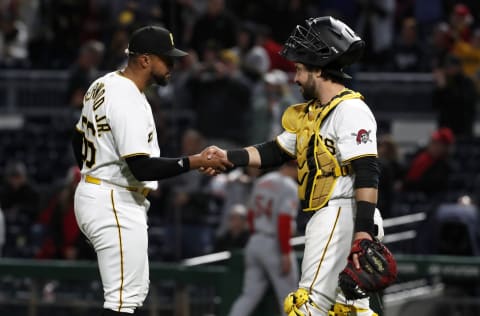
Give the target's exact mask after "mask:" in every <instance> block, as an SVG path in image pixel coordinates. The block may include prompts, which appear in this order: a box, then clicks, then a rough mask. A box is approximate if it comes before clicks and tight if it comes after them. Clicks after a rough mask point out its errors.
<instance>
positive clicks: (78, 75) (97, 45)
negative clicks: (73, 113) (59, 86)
mask: <svg viewBox="0 0 480 316" xmlns="http://www.w3.org/2000/svg"><path fill="white" fill-rule="evenodd" d="M104 49H105V47H104V45H103V44H102V43H101V42H98V41H89V42H86V43H85V44H83V45H82V47H80V51H79V53H78V58H77V61H76V62H75V64H74V65H73V67H72V68H71V69H70V70H69V73H70V74H69V79H68V87H67V104H69V105H70V106H71V107H73V108H76V109H81V108H82V106H83V97H84V95H85V93H86V92H87V89H88V87H89V86H90V84H91V83H92V81H93V80H94V79H95V78H96V77H97V75H98V70H97V67H98V66H99V65H100V63H101V62H102V59H103V53H104Z"/></svg>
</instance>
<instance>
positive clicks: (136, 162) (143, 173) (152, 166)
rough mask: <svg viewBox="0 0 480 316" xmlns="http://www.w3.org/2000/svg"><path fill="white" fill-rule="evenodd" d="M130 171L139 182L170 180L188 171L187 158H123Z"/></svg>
mask: <svg viewBox="0 0 480 316" xmlns="http://www.w3.org/2000/svg"><path fill="white" fill-rule="evenodd" d="M125 161H126V162H127V164H128V167H129V168H130V171H131V172H132V174H133V175H134V176H135V178H136V179H137V180H139V181H155V180H161V179H165V178H170V177H173V176H176V175H179V174H182V173H184V172H187V171H189V170H190V161H189V159H188V157H182V158H163V157H159V158H150V157H148V156H146V155H139V156H133V157H128V158H125Z"/></svg>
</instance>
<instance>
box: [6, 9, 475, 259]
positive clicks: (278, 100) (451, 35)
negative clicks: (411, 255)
mask: <svg viewBox="0 0 480 316" xmlns="http://www.w3.org/2000/svg"><path fill="white" fill-rule="evenodd" d="M325 14H331V15H334V16H337V17H340V18H342V19H343V20H344V21H345V22H347V23H348V24H350V25H352V27H353V28H354V29H355V30H357V31H358V33H359V34H360V36H361V37H362V38H364V39H365V40H366V43H367V51H366V53H365V56H364V58H363V60H362V63H361V65H360V66H359V67H358V68H353V69H349V71H347V72H350V73H353V72H357V71H367V72H409V73H431V74H432V75H433V82H434V85H435V88H434V91H433V93H432V105H433V108H432V111H435V113H436V114H437V115H438V120H437V127H438V129H437V130H436V131H435V132H434V133H433V134H432V135H429V136H431V138H430V142H429V143H428V145H427V146H425V147H421V148H420V147H419V148H417V150H418V151H416V152H411V153H407V155H406V156H401V155H400V153H399V150H398V144H397V143H396V141H395V139H393V138H392V137H391V135H388V133H384V134H382V135H378V136H379V158H380V161H381V168H382V176H381V184H380V197H379V208H380V209H381V211H382V213H383V215H384V217H387V218H388V217H392V216H398V215H404V214H405V213H407V212H413V211H415V208H414V206H415V205H422V206H425V205H428V207H429V209H432V210H433V209H434V207H436V206H437V205H439V203H441V202H456V201H457V199H458V198H459V197H460V196H463V195H465V194H468V195H471V196H472V203H473V204H475V203H477V202H479V201H478V200H477V199H478V196H477V195H479V194H480V190H479V189H480V178H479V179H477V178H476V177H475V176H474V175H475V174H476V173H475V172H477V171H478V170H480V168H478V167H477V164H478V163H476V161H478V160H475V159H477V158H478V157H480V143H479V142H478V141H477V140H476V138H475V137H474V123H475V118H476V115H477V113H476V107H477V105H478V101H479V98H478V91H479V89H480V28H479V21H480V16H479V14H480V2H478V1H474V0H471V1H468V0H464V1H463V2H462V3H460V2H459V1H453V0H450V1H448V0H443V1H442V0H428V1H427V0H422V1H420V0H417V1H414V0H409V1H405V0H402V1H400V0H397V1H395V0H378V1H377V0H335V1H313V0H282V1H278V0H257V1H234V0H202V1H192V0H176V1H173V0H172V1H149V0H136V1H134V0H116V1H106V0H104V1H102V0H89V1H66V0H57V1H44V0H36V1H22V0H10V1H0V30H1V31H0V68H1V69H14V70H15V69H19V70H38V69H43V70H44V69H48V70H67V69H68V71H69V80H68V87H67V91H66V93H65V98H64V102H65V106H66V107H69V108H70V109H71V110H72V112H73V113H75V111H77V110H78V109H79V108H80V107H81V106H82V98H83V94H84V93H85V91H86V89H87V88H88V86H89V84H90V83H91V82H92V80H93V79H94V78H95V77H96V76H98V74H100V73H102V72H106V71H112V70H114V69H118V68H119V67H122V65H124V63H125V61H126V57H127V56H126V55H125V49H126V48H127V45H128V38H129V35H130V33H131V31H132V30H133V29H135V28H137V27H138V26H141V25H145V24H150V23H154V24H159V25H164V26H165V27H167V28H169V29H170V30H172V32H173V33H174V34H175V44H176V46H178V47H180V48H182V49H185V50H188V51H189V53H190V54H189V56H187V57H185V58H183V59H182V60H181V61H180V62H179V63H178V64H177V65H176V67H177V69H176V72H175V73H174V76H173V78H172V83H171V85H169V86H168V87H165V88H158V87H154V88H152V89H150V90H148V91H147V96H148V98H149V100H150V103H151V105H152V109H153V112H154V115H155V118H156V120H157V121H156V123H157V131H158V135H159V143H160V147H161V148H162V155H166V156H169V155H171V156H178V155H188V154H192V153H196V152H199V151H201V149H202V148H204V147H205V146H206V145H207V144H211V143H214V144H217V145H220V146H223V147H227V148H229V147H236V146H242V145H245V144H251V143H258V142H262V141H265V140H268V139H271V138H272V137H273V136H274V135H277V134H278V133H279V131H280V130H281V126H280V123H279V120H280V117H281V115H282V113H283V110H284V109H285V108H286V107H287V106H289V105H290V104H293V103H296V102H299V101H301V99H299V98H298V96H297V95H296V94H295V93H296V92H295V91H294V90H292V89H291V85H290V84H291V82H290V80H289V77H290V76H289V74H290V73H291V72H292V71H293V65H292V64H291V63H289V62H287V61H286V60H284V59H283V58H282V57H280V56H279V55H278V51H279V50H280V49H281V45H282V43H283V42H284V40H285V39H286V38H287V37H288V35H289V33H290V31H291V30H292V29H293V27H294V26H295V25H296V24H299V23H302V22H303V21H304V20H305V18H307V17H310V16H319V15H325ZM367 101H368V100H367ZM367 103H368V102H367ZM164 109H180V110H188V111H190V112H191V113H192V114H193V117H194V118H193V119H192V120H190V121H189V122H187V123H186V124H184V126H182V131H181V133H179V134H180V135H181V137H182V138H181V139H173V140H172V138H171V137H170V136H171V135H170V134H169V128H170V127H171V126H168V124H167V123H166V120H165V113H164V112H163V111H164ZM393 119H394V118H392V120H393ZM183 127H185V128H184V129H183ZM238 131H249V133H245V134H242V133H238ZM177 140H178V141H179V144H176V143H175V142H176V141H177ZM62 155H63V153H61V154H60V157H58V159H60V158H61V157H62ZM7 158H10V157H4V158H2V160H4V161H7V160H10V159H7ZM467 158H468V159H467ZM65 159H67V158H65ZM459 159H463V160H461V161H462V162H459ZM69 163H71V164H70V165H73V163H72V161H71V160H69ZM459 163H460V164H461V165H459ZM27 166H29V165H28V164H26V162H25V161H23V162H22V161H15V160H13V161H11V162H10V163H9V164H8V165H6V168H5V170H4V171H3V172H2V174H3V176H4V182H3V184H2V187H1V190H0V205H1V208H2V210H3V215H4V217H5V225H4V231H5V232H6V233H5V236H6V237H5V242H4V245H3V251H2V253H3V255H4V256H10V257H23V258H39V259H41V258H58V259H70V260H72V259H89V258H91V256H92V252H91V250H90V249H89V246H88V244H87V243H86V242H85V240H84V238H83V236H82V234H81V233H80V232H79V230H78V227H76V224H75V222H74V216H73V208H72V202H73V200H72V198H73V192H74V188H75V185H76V183H77V182H78V181H79V175H78V170H76V169H75V168H74V167H72V168H71V169H68V167H67V168H65V170H62V172H64V173H65V174H66V176H65V180H64V181H60V184H59V181H56V182H55V183H52V182H49V183H41V184H42V185H43V186H45V185H47V186H49V190H48V194H46V193H45V192H44V191H45V190H41V189H39V188H37V187H36V184H37V182H41V181H39V179H35V178H32V177H30V176H29V170H28V168H27ZM468 174H470V178H468V179H467V175H468ZM472 174H473V175H472ZM258 176H259V171H258V170H250V169H236V170H234V171H232V172H230V173H228V174H224V175H220V176H217V177H215V178H208V177H205V176H204V175H202V174H200V173H196V172H190V173H187V174H184V175H182V176H179V177H177V178H174V179H171V180H166V181H162V182H161V184H160V188H159V189H158V190H157V191H155V192H152V193H151V194H150V196H149V199H150V200H151V202H152V204H151V210H150V212H149V217H150V226H151V227H162V228H164V230H162V238H160V240H159V241H158V244H155V241H156V240H157V239H155V238H152V239H151V240H152V243H153V245H151V256H152V258H153V259H154V260H178V259H181V258H185V257H191V256H196V255H201V254H205V253H209V252H212V251H214V250H226V249H234V248H236V247H240V248H241V247H242V246H243V245H244V244H245V242H246V236H245V234H246V231H245V227H246V224H245V214H244V213H245V210H244V209H242V205H244V204H245V202H246V200H247V198H248V194H249V190H250V189H251V186H252V183H253V182H254V181H255V178H256V177H258ZM477 182H478V183H477ZM405 203H410V204H409V207H410V208H409V209H408V211H405V209H404V208H402V207H403V206H404V205H405ZM300 221H301V219H300ZM0 226H3V225H2V221H1V220H0ZM301 229H302V225H299V230H300V232H301ZM1 236H2V229H1V228H0V242H1V241H2V238H1Z"/></svg>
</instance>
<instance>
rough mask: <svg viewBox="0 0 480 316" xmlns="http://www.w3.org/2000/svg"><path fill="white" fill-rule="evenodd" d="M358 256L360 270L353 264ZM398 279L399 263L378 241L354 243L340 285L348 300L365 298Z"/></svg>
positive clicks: (361, 240)
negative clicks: (355, 256)
mask: <svg viewBox="0 0 480 316" xmlns="http://www.w3.org/2000/svg"><path fill="white" fill-rule="evenodd" d="M355 253H356V254H357V255H358V261H359V263H360V269H359V270H357V269H356V268H355V265H354V264H353V259H352V256H353V254H355ZM396 278H397V263H396V261H395V259H394V258H393V255H392V253H391V252H390V251H389V250H388V249H387V247H385V245H384V244H382V243H381V242H380V241H378V240H373V241H372V240H369V239H357V240H355V241H354V243H353V246H352V250H351V252H350V256H349V257H348V264H347V266H346V267H345V269H344V270H343V271H342V272H341V273H340V276H339V285H340V288H341V289H342V291H343V294H345V297H346V298H347V299H348V300H355V299H359V298H364V297H367V296H368V295H369V293H371V292H376V291H379V290H382V289H384V288H386V287H387V286H389V285H390V284H392V283H393V282H394V281H395V279H396Z"/></svg>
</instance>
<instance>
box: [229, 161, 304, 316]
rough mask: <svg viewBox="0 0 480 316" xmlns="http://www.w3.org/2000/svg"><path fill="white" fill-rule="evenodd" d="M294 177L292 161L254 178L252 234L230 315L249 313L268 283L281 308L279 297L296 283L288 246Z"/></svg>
mask: <svg viewBox="0 0 480 316" xmlns="http://www.w3.org/2000/svg"><path fill="white" fill-rule="evenodd" d="M296 177H297V166H296V164H295V162H294V161H292V162H289V163H286V164H285V165H284V166H282V167H281V168H280V169H279V170H278V171H274V172H270V173H267V174H266V175H264V176H262V177H260V178H259V179H257V180H256V181H255V184H254V187H253V190H252V194H251V196H250V201H249V204H248V208H249V213H248V218H249V224H250V229H251V231H252V235H251V236H250V239H249V241H248V243H247V246H246V248H245V275H244V279H243V290H242V294H241V296H240V297H239V298H238V299H237V300H236V301H235V303H234V305H233V307H232V309H231V311H230V314H229V315H230V316H248V315H250V314H251V313H252V311H253V310H254V309H255V307H256V306H257V304H258V302H259V301H260V300H261V299H262V297H263V295H264V293H265V291H266V290H267V287H268V285H269V284H271V285H272V286H273V289H274V291H275V294H276V296H277V299H278V302H279V306H280V310H283V298H284V297H285V296H286V295H287V294H288V293H289V292H291V291H292V289H294V288H296V286H297V282H298V266H297V259H296V258H295V255H294V252H293V251H291V250H292V248H291V246H290V238H291V237H292V234H293V232H294V231H295V228H296V224H295V221H296V218H297V211H298V207H299V200H298V196H297V183H296V181H295V180H294V179H296ZM266 249H268V250H269V251H265V250H266Z"/></svg>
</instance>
